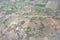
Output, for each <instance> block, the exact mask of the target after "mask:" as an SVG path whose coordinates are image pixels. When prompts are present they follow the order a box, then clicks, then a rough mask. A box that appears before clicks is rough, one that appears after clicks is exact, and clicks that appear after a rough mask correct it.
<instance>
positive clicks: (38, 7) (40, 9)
mask: <svg viewBox="0 0 60 40" xmlns="http://www.w3.org/2000/svg"><path fill="white" fill-rule="evenodd" d="M42 9H43V8H42V7H40V6H35V10H36V11H38V12H41V11H42Z"/></svg>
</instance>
